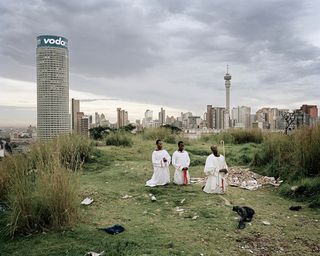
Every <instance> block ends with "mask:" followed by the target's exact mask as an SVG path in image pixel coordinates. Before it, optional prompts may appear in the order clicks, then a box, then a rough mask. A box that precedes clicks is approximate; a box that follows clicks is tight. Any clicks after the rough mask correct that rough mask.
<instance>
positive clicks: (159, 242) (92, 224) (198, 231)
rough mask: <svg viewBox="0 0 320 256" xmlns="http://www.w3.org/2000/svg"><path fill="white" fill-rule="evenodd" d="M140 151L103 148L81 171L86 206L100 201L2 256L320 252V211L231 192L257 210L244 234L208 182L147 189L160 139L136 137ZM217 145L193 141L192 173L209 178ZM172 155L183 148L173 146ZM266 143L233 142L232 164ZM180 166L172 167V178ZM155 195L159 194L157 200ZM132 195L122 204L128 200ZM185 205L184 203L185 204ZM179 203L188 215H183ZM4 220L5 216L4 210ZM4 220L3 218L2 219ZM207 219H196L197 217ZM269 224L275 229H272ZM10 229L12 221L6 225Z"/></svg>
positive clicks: (265, 195)
mask: <svg viewBox="0 0 320 256" xmlns="http://www.w3.org/2000/svg"><path fill="white" fill-rule="evenodd" d="M133 142H134V144H133V147H116V146H104V147H100V148H99V150H98V151H97V152H96V153H95V158H93V159H91V160H90V162H89V163H87V164H85V165H84V166H83V169H82V170H81V171H79V172H78V182H79V183H80V191H79V195H78V201H79V203H80V202H81V200H82V199H83V198H85V197H87V196H89V197H92V198H93V199H94V200H95V202H94V203H93V204H92V205H90V206H86V207H80V210H79V217H78V219H77V220H76V223H77V224H76V225H75V226H74V227H73V228H72V229H71V230H66V231H62V232H53V231H44V232H40V233H38V234H33V235H29V236H25V237H24V236H17V237H15V238H14V239H10V238H7V237H1V238H0V248H1V249H0V250H1V251H0V255H19V256H20V255H31V256H32V255H36V256H39V255H75V256H78V255H84V254H85V253H86V252H87V251H96V252H100V251H105V252H106V255H202V254H203V255H277V254H280V255H281V254H282V255H318V254H319V253H320V248H319V240H320V234H319V232H318V230H319V228H320V215H319V214H320V212H319V210H312V209H309V208H307V207H304V208H303V210H302V211H300V212H291V211H289V210H288V208H289V206H291V205H294V204H297V203H296V202H293V201H290V200H288V199H284V198H281V197H279V195H278V193H277V192H276V190H275V189H274V188H265V189H262V190H258V191H247V190H242V189H239V188H230V189H229V191H228V192H227V194H226V195H224V198H225V199H226V200H228V201H230V202H231V203H232V204H234V205H247V206H250V207H253V208H254V209H255V210H256V213H257V214H256V216H255V218H254V220H253V222H252V225H248V226H247V228H246V229H244V230H241V231H240V230H237V228H236V227H237V217H238V216H237V215H236V214H235V213H234V212H232V211H231V207H230V206H227V205H225V200H224V198H222V197H220V196H217V195H207V194H205V193H203V192H202V191H201V185H200V184H199V185H192V186H188V187H180V186H175V185H168V186H165V187H159V188H152V189H151V188H146V187H145V186H144V184H145V181H146V180H147V179H149V178H150V177H151V175H152V166H151V163H150V156H151V152H152V150H153V148H154V141H152V140H141V139H140V138H133ZM210 143H211V142H210V141H209V142H208V141H198V142H196V143H193V142H190V143H189V145H188V143H187V146H186V149H187V150H188V151H189V152H190V154H191V161H193V166H192V168H191V169H190V171H191V176H193V177H201V176H203V163H204V160H205V157H206V155H207V154H208V153H209V146H210ZM165 147H166V148H167V150H168V151H169V153H171V154H172V153H173V151H174V150H175V148H176V146H175V145H174V144H165ZM257 147H260V145H258V144H250V143H249V144H242V145H240V144H239V145H233V144H230V145H227V148H226V152H227V161H228V164H229V165H235V164H246V163H247V162H248V161H249V160H248V159H247V158H251V157H252V158H253V155H254V153H255V149H256V148H257ZM172 175H173V169H171V176H172ZM149 193H152V194H154V195H155V196H156V197H157V199H158V200H157V201H156V202H151V200H150V198H149ZM125 195H129V196H132V197H130V198H128V199H122V197H123V196H125ZM182 199H185V201H184V202H183V203H182V204H181V200H182ZM177 206H179V207H181V208H183V209H185V211H184V213H183V214H179V213H178V212H176V210H175V208H176V207H177ZM0 214H2V216H3V213H0ZM2 216H0V219H1V217H2ZM194 216H199V217H198V218H197V219H196V220H193V219H192V217H194ZM263 220H266V221H269V222H270V223H271V225H264V224H263V223H262V221H263ZM114 224H122V225H123V226H124V227H125V228H126V231H125V232H124V233H121V234H119V235H115V236H112V235H109V234H107V233H104V232H103V231H100V230H97V228H99V227H106V226H110V225H114ZM3 225H4V224H3Z"/></svg>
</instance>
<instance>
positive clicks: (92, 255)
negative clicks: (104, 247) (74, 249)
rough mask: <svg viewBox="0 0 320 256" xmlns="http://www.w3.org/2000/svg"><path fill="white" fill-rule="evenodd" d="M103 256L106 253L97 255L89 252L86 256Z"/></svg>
mask: <svg viewBox="0 0 320 256" xmlns="http://www.w3.org/2000/svg"><path fill="white" fill-rule="evenodd" d="M102 255H104V251H103V252H100V253H97V252H87V253H86V256H102Z"/></svg>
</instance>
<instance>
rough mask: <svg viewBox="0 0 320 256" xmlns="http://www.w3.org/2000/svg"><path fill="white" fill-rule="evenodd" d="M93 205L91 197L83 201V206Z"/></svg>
mask: <svg viewBox="0 0 320 256" xmlns="http://www.w3.org/2000/svg"><path fill="white" fill-rule="evenodd" d="M92 203H93V199H92V198H90V197H87V198H85V199H83V200H82V202H81V205H90V204H92Z"/></svg>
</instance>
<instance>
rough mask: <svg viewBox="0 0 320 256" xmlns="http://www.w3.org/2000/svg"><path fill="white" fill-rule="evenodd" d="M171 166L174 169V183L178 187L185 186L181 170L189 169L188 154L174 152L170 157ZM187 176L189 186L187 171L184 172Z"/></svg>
mask: <svg viewBox="0 0 320 256" xmlns="http://www.w3.org/2000/svg"><path fill="white" fill-rule="evenodd" d="M172 165H173V166H174V168H175V172H174V183H175V184H178V185H183V184H185V182H184V171H183V170H182V169H183V168H185V167H187V168H188V169H189V165H190V158H189V154H188V152H187V151H183V152H180V151H178V150H177V151H176V152H174V153H173V155H172ZM186 175H187V180H188V182H187V184H190V175H189V170H187V171H186Z"/></svg>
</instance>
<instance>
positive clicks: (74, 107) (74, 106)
mask: <svg viewBox="0 0 320 256" xmlns="http://www.w3.org/2000/svg"><path fill="white" fill-rule="evenodd" d="M78 112H80V100H76V99H73V98H72V99H71V128H72V133H76V132H77V131H78V121H77V115H78Z"/></svg>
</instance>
